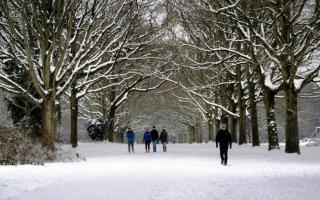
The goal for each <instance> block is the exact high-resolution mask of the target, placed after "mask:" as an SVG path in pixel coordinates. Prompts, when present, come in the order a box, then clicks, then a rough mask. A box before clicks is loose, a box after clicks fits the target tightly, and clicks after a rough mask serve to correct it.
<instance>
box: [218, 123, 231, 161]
mask: <svg viewBox="0 0 320 200" xmlns="http://www.w3.org/2000/svg"><path fill="white" fill-rule="evenodd" d="M218 144H219V146H220V157H221V165H227V162H228V146H229V145H230V149H231V148H232V140H231V134H230V132H229V131H228V130H227V125H226V124H222V125H221V129H220V130H219V131H218V134H217V136H216V147H217V148H218Z"/></svg>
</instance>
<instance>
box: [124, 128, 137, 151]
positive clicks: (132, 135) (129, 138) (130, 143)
mask: <svg viewBox="0 0 320 200" xmlns="http://www.w3.org/2000/svg"><path fill="white" fill-rule="evenodd" d="M126 136H127V141H128V150H129V153H130V146H131V148H132V153H134V138H135V136H136V134H135V133H134V132H133V131H132V130H131V128H128V131H127V134H126Z"/></svg>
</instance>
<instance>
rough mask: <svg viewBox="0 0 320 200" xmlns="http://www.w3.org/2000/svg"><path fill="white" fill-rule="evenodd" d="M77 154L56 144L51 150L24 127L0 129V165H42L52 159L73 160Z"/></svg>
mask: <svg viewBox="0 0 320 200" xmlns="http://www.w3.org/2000/svg"><path fill="white" fill-rule="evenodd" d="M78 157H79V155H77V154H76V153H72V152H68V151H67V150H65V149H62V148H61V147H59V146H58V148H57V151H55V152H52V151H49V150H47V149H46V148H44V147H42V145H41V144H40V142H39V141H38V140H37V139H35V138H31V137H30V136H28V133H27V131H26V130H25V129H22V128H16V129H4V128H2V129H0V165H17V164H35V165H40V164H41V165H42V164H44V163H45V162H48V161H53V160H74V159H75V158H78Z"/></svg>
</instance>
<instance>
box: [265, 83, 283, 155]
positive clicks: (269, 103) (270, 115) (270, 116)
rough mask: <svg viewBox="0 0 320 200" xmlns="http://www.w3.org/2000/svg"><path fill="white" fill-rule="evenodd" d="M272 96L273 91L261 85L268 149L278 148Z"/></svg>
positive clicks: (273, 94)
mask: <svg viewBox="0 0 320 200" xmlns="http://www.w3.org/2000/svg"><path fill="white" fill-rule="evenodd" d="M274 96H275V93H274V92H273V91H271V90H270V89H269V88H266V87H263V99H264V105H265V109H266V117H267V124H268V140H269V151H270V150H272V149H280V147H279V139H278V130H277V123H276V114H275V110H274V105H275V100H274Z"/></svg>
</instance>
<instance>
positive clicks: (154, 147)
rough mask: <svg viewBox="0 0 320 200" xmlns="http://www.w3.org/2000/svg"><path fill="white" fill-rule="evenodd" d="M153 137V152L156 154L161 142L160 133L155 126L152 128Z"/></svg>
mask: <svg viewBox="0 0 320 200" xmlns="http://www.w3.org/2000/svg"><path fill="white" fill-rule="evenodd" d="M151 137H152V146H153V152H156V151H157V143H158V141H159V134H158V131H157V129H156V127H155V126H153V127H152V131H151Z"/></svg>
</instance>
